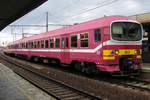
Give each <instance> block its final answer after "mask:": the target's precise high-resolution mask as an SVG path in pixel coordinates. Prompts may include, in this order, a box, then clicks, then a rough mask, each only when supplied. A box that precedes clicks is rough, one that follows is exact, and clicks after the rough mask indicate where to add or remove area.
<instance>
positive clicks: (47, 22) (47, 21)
mask: <svg viewBox="0 0 150 100" xmlns="http://www.w3.org/2000/svg"><path fill="white" fill-rule="evenodd" d="M46 32H48V12H46Z"/></svg>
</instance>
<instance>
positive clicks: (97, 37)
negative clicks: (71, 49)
mask: <svg viewBox="0 0 150 100" xmlns="http://www.w3.org/2000/svg"><path fill="white" fill-rule="evenodd" d="M94 40H95V42H98V41H100V40H101V30H100V29H95V30H94Z"/></svg>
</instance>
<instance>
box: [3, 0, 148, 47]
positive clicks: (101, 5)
mask: <svg viewBox="0 0 150 100" xmlns="http://www.w3.org/2000/svg"><path fill="white" fill-rule="evenodd" d="M149 5H150V0H48V1H47V2H45V3H44V4H42V5H41V6H39V7H38V8H36V9H34V10H33V11H31V12H30V13H28V14H26V15H25V16H23V17H21V18H20V19H18V20H16V21H15V22H13V23H11V25H45V23H46V12H48V20H49V21H48V23H49V24H62V25H72V24H74V23H81V22H85V21H88V20H92V19H96V18H101V17H103V16H104V15H106V16H110V15H124V16H130V15H136V14H142V13H148V12H150V6H149ZM59 27H62V26H49V31H50V30H54V29H57V28H59ZM11 30H12V31H13V33H16V34H18V35H16V39H20V38H21V35H19V34H21V33H22V32H23V33H29V34H39V33H43V32H45V30H46V28H45V27H43V28H41V27H23V28H22V27H12V28H10V26H8V27H6V28H5V29H3V30H2V31H1V32H0V45H3V43H6V44H7V43H8V42H11V41H13V35H12V34H11ZM28 36H29V35H28Z"/></svg>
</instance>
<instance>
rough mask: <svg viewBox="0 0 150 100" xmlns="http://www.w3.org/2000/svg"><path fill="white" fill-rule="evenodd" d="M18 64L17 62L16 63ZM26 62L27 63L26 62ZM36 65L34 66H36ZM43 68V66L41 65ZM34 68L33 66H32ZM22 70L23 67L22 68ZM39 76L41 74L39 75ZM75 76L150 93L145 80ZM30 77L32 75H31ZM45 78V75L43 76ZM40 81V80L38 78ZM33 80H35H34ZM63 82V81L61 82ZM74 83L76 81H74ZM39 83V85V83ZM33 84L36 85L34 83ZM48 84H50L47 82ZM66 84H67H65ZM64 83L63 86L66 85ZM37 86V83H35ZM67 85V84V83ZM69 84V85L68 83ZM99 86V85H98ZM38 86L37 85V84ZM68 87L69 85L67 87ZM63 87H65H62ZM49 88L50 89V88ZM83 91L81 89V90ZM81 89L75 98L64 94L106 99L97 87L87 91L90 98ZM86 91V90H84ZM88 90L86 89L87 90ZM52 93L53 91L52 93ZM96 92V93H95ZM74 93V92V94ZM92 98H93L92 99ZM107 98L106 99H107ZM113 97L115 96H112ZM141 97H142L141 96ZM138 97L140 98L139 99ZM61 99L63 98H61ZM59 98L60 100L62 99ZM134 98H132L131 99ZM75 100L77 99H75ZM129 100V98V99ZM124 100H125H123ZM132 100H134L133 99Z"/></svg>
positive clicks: (147, 82)
mask: <svg viewBox="0 0 150 100" xmlns="http://www.w3.org/2000/svg"><path fill="white" fill-rule="evenodd" d="M3 57H5V55H3ZM8 58H10V57H8ZM8 58H7V56H6V58H5V60H8ZM10 59H12V58H10ZM10 61H11V60H10ZM11 62H12V61H11ZM16 62H17V61H16ZM25 62H26V61H25ZM29 65H30V63H29ZM35 65H36V64H34V66H35ZM40 66H41V67H42V66H43V65H40ZM32 67H33V66H32ZM21 68H22V67H21ZM45 68H47V67H44V69H45ZM48 69H51V70H52V69H55V68H48ZM56 69H57V70H63V68H60V69H59V68H56ZM31 71H32V70H31ZM63 71H64V72H65V73H72V72H69V71H66V69H65V70H63ZM38 74H39V73H38ZM73 74H75V76H77V77H85V78H87V79H91V80H93V81H94V80H98V81H100V82H104V84H105V83H110V84H111V85H114V86H115V88H117V87H119V86H121V87H124V88H127V89H129V90H130V89H132V90H133V91H134V90H138V91H141V92H142V91H146V92H149V91H150V89H149V83H150V82H149V81H144V80H139V79H135V78H132V79H116V78H111V77H89V76H86V75H85V76H84V75H83V74H77V72H75V73H73ZM24 76H26V73H25V74H23V77H24ZM29 76H30V75H29ZM42 76H43V75H42ZM53 76H55V73H54V74H53ZM38 79H39V78H38ZM32 80H33V79H32ZM32 80H29V81H31V82H32ZM61 81H62V80H61ZM73 81H74V80H73ZM80 81H81V80H80ZM38 82H40V81H38ZM38 82H37V83H38ZM32 83H34V82H32ZM46 83H49V82H46ZM64 83H65V82H64ZM64 83H63V84H64ZM34 84H35V83H34ZM65 84H66V83H65ZM67 84H68V83H67ZM80 84H82V82H81V83H80ZM87 84H88V82H87ZM98 84H99V83H98ZM98 84H94V85H93V84H91V85H92V86H91V89H92V88H93V89H94V88H95V87H93V86H95V85H96V86H99V85H98ZM35 85H36V84H35ZM50 85H51V84H48V85H46V86H50ZM37 86H38V84H37ZM40 86H41V87H40V88H42V89H43V85H40ZM67 86H68V85H67ZM61 87H63V86H61ZM79 87H81V86H79ZM48 88H49V87H48ZM82 88H84V86H83V87H82ZM56 89H58V88H56ZM80 89H81V88H80ZM80 89H79V90H77V91H78V93H77V94H76V95H75V96H72V95H73V94H71V93H72V92H70V93H69V92H64V94H65V93H66V94H65V95H67V93H68V94H70V95H71V97H73V98H74V97H77V98H81V99H89V98H90V99H91V98H92V100H93V98H94V99H101V98H105V96H104V97H103V94H102V96H101V94H99V93H100V92H98V91H99V90H96V89H98V88H97V87H96V88H95V90H88V89H87V91H88V92H89V91H92V92H91V93H93V94H94V95H91V93H89V94H90V96H88V95H87V94H88V92H87V91H86V92H85V91H84V92H83V94H84V93H85V94H86V95H85V96H82V90H81V92H80ZM84 89H85V88H84ZM43 90H45V91H46V92H47V91H48V90H47V89H45V88H44V89H43ZM63 90H64V89H62V88H61V89H58V90H56V91H57V92H58V93H59V92H60V94H63ZM85 90H86V89H85ZM106 91H109V90H106ZM51 92H52V91H51ZM94 92H95V93H94ZM103 92H105V91H103ZM112 92H114V91H112ZM73 93H74V92H73ZM123 93H125V92H123ZM109 94H111V93H109ZM51 95H54V97H55V92H54V94H51ZM95 95H96V97H95ZM106 95H107V96H108V94H107V92H106ZM112 95H113V93H112ZM91 96H92V97H91ZM107 96H106V97H107ZM131 96H132V94H131ZM112 97H113V96H112ZM139 97H140V96H139ZM139 97H138V98H139ZM56 98H57V96H56ZM60 98H61V97H60ZM60 98H59V99H60ZM131 98H132V97H131ZM74 99H75V98H74ZM128 99H129V98H128ZM122 100H123V99H122ZM131 100H132V99H131ZM139 100H141V99H139Z"/></svg>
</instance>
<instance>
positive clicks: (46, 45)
mask: <svg viewBox="0 0 150 100" xmlns="http://www.w3.org/2000/svg"><path fill="white" fill-rule="evenodd" d="M45 48H48V40H45Z"/></svg>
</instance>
